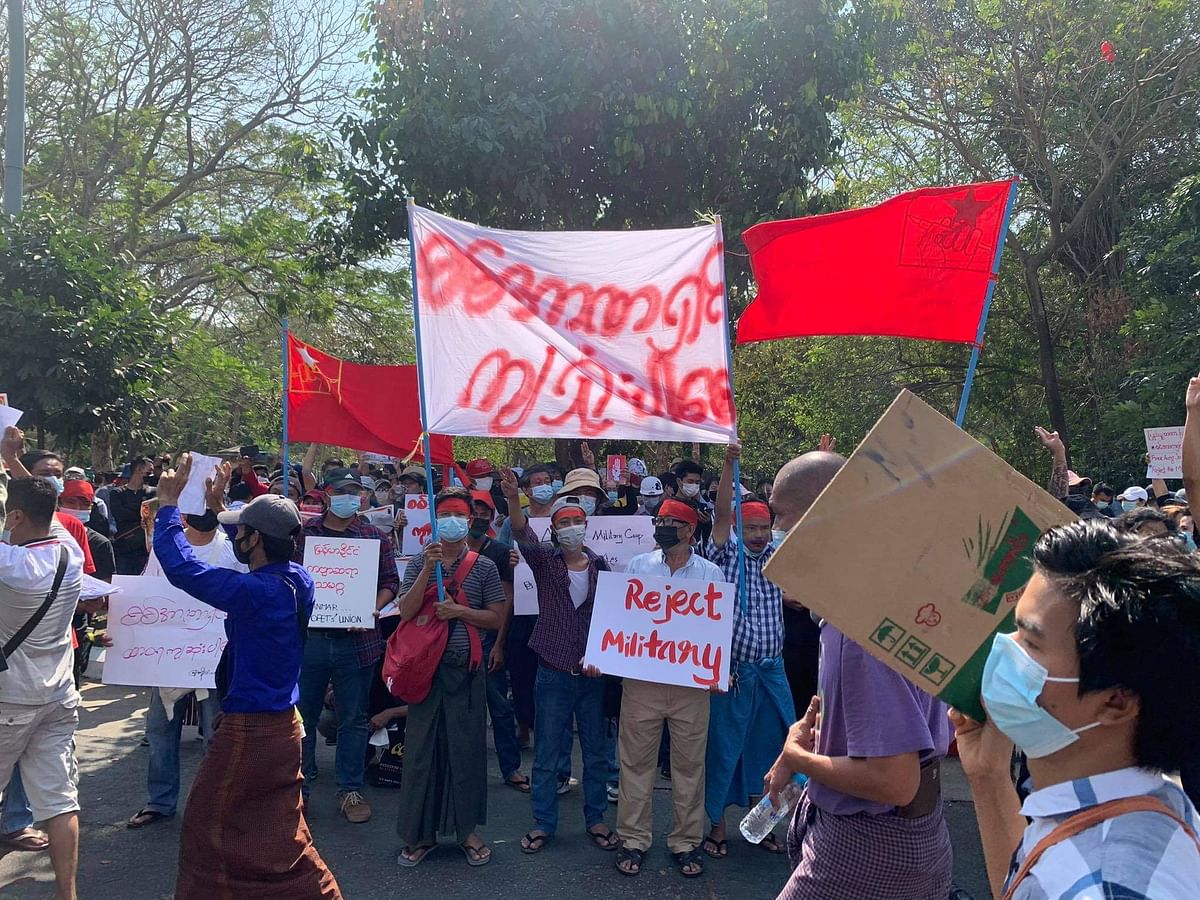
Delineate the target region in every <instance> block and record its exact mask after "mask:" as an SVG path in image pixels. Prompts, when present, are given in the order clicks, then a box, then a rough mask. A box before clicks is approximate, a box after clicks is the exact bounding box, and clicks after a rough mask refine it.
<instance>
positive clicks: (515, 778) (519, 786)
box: [504, 772, 533, 794]
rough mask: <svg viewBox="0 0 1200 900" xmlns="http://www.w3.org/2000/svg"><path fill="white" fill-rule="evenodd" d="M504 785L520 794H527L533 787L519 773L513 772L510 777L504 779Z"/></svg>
mask: <svg viewBox="0 0 1200 900" xmlns="http://www.w3.org/2000/svg"><path fill="white" fill-rule="evenodd" d="M504 783H505V784H506V785H508V786H509V787H510V788H512V789H513V790H514V791H520V792H521V793H522V794H528V793H529V792H530V791H531V790H533V786H532V785H530V783H529V779H528V778H526V777H525V776H524V775H522V774H521V773H520V772H514V773H513V774H512V775H509V776H508V777H507V778H506V779H504Z"/></svg>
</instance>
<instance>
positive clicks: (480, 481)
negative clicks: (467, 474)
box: [475, 476, 495, 491]
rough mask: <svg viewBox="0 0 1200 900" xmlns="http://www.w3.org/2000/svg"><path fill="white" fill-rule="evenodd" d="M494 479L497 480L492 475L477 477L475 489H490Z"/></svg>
mask: <svg viewBox="0 0 1200 900" xmlns="http://www.w3.org/2000/svg"><path fill="white" fill-rule="evenodd" d="M493 481H495V479H494V478H492V477H491V476H488V477H487V478H476V479H475V490H477V491H490V490H491V489H492V482H493Z"/></svg>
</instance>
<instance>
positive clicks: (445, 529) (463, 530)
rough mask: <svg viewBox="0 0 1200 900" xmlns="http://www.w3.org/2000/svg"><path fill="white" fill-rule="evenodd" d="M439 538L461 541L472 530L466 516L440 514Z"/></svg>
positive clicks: (438, 523)
mask: <svg viewBox="0 0 1200 900" xmlns="http://www.w3.org/2000/svg"><path fill="white" fill-rule="evenodd" d="M437 525H438V539H439V540H443V541H450V542H451V543H454V542H455V541H461V540H462V539H463V538H465V537H466V536H467V532H468V531H470V530H471V525H470V523H468V522H467V517H466V516H438V520H437Z"/></svg>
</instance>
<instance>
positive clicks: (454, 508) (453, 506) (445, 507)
mask: <svg viewBox="0 0 1200 900" xmlns="http://www.w3.org/2000/svg"><path fill="white" fill-rule="evenodd" d="M449 513H458V514H459V515H460V516H463V517H464V518H467V519H469V518H471V507H470V505H468V503H467V501H466V500H464V499H463V498H462V497H447V498H446V499H445V500H443V501H442V502H441V503H439V504H438V505H437V514H438V515H439V516H441V515H446V514H449Z"/></svg>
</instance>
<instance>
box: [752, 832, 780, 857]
mask: <svg viewBox="0 0 1200 900" xmlns="http://www.w3.org/2000/svg"><path fill="white" fill-rule="evenodd" d="M758 846H760V847H762V848H763V849H764V850H766V851H767V852H768V853H773V854H775V855H779V854H780V853H786V852H787V851H786V849H785V848H784V846H783V844H781V843H779V838H777V837H775V835H774V834H772V833H769V832H768V834H767V836H766V837H765V838H763V839H762V840H761V841H759V842H758Z"/></svg>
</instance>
